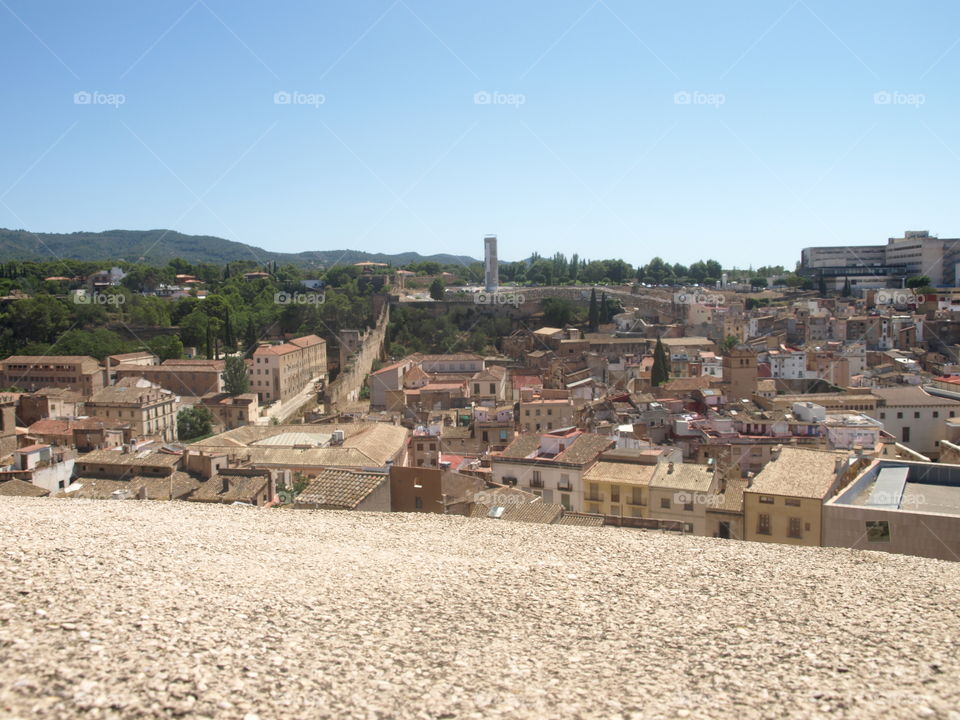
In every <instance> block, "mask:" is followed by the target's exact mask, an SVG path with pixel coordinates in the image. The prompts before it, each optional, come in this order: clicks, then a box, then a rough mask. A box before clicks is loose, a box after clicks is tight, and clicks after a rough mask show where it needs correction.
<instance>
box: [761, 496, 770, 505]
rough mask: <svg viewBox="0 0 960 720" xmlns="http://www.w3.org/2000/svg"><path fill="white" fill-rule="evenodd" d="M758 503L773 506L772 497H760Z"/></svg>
mask: <svg viewBox="0 0 960 720" xmlns="http://www.w3.org/2000/svg"><path fill="white" fill-rule="evenodd" d="M760 502H762V503H764V504H765V505H773V496H772V495H761V496H760Z"/></svg>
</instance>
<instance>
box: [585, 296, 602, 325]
mask: <svg viewBox="0 0 960 720" xmlns="http://www.w3.org/2000/svg"><path fill="white" fill-rule="evenodd" d="M588 317H589V320H588V322H589V324H590V329H591V330H596V329H597V328H598V327H599V326H600V308H598V307H597V290H596V288H593V289H591V290H590V315H589V316H588Z"/></svg>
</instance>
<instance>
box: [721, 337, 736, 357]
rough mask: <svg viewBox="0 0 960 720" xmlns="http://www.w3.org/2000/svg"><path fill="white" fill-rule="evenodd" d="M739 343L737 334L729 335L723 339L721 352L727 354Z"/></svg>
mask: <svg viewBox="0 0 960 720" xmlns="http://www.w3.org/2000/svg"><path fill="white" fill-rule="evenodd" d="M739 344H740V339H739V338H737V337H736V336H735V335H727V336H726V337H725V338H724V339H723V342H722V343H720V352H721V354H723V355H727V354H729V352H730V351H731V350H733V349H734V348H735V347H736V346H737V345H739Z"/></svg>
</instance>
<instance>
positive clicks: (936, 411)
mask: <svg viewBox="0 0 960 720" xmlns="http://www.w3.org/2000/svg"><path fill="white" fill-rule="evenodd" d="M933 416H934V417H935V418H938V417H940V412H939V411H938V410H934V411H933Z"/></svg>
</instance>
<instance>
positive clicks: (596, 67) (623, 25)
mask: <svg viewBox="0 0 960 720" xmlns="http://www.w3.org/2000/svg"><path fill="white" fill-rule="evenodd" d="M0 18H2V21H0V57H2V62H0V75H2V78H3V82H2V86H3V90H4V104H3V112H2V114H0V131H2V134H3V138H4V162H3V163H2V164H0V226H4V227H11V228H21V227H25V228H27V229H30V230H33V231H46V232H67V231H74V230H106V229H112V228H126V229H151V228H161V227H163V228H173V229H175V230H179V231H182V232H187V233H197V234H211V235H218V236H222V237H226V238H230V239H233V240H239V241H242V242H247V243H251V244H254V245H259V246H262V247H265V248H269V249H272V250H280V251H299V250H311V249H335V248H355V249H363V250H369V251H372V252H378V251H382V252H399V251H404V250H417V251H419V252H422V253H425V254H430V253H434V252H457V253H466V254H471V255H473V256H475V257H479V256H481V254H482V236H483V234H484V233H488V232H495V233H498V234H499V236H500V255H501V258H503V259H507V260H515V259H520V258H522V257H526V256H528V255H529V254H530V253H531V252H532V251H538V252H540V253H541V254H544V255H549V254H552V253H553V252H556V251H557V250H560V251H563V252H565V253H567V254H568V255H569V254H571V253H574V252H579V253H580V255H581V257H584V256H586V257H590V258H601V257H622V258H624V259H625V260H627V261H629V262H631V263H633V264H637V263H643V262H646V261H648V260H649V259H650V258H651V257H652V256H654V255H657V254H659V255H662V256H663V257H664V258H665V259H668V260H670V261H672V262H683V263H689V262H692V261H694V260H697V259H699V258H707V257H713V258H715V259H717V260H720V261H721V262H722V263H723V264H724V266H725V267H730V266H734V265H736V266H738V267H746V266H748V265H750V264H753V265H754V266H757V265H762V264H778V263H782V264H785V265H788V266H792V265H793V264H794V263H795V262H796V261H797V260H798V259H799V251H800V249H801V248H802V247H805V246H808V245H817V244H843V243H875V242H883V241H885V239H886V238H887V237H891V236H895V235H899V234H901V233H902V231H903V230H905V229H926V230H930V231H931V232H933V233H935V234H939V235H940V236H941V237H957V236H960V222H958V218H957V217H956V203H957V194H958V193H957V191H958V183H957V176H958V173H957V168H958V167H960V123H958V122H957V118H958V117H960V102H958V93H960V89H958V85H957V77H958V68H960V6H958V5H957V4H956V3H954V2H947V1H943V2H920V3H903V2H875V1H872V2H850V3H846V2H845V3H836V2H826V1H825V0H797V1H796V2H794V1H793V0H766V1H764V2H759V1H758V2H739V3H737V2H735V3H717V2H689V3H637V2H628V1H627V0H597V1H596V2H594V1H593V0H577V1H573V0H569V1H568V0H550V1H549V2H548V1H546V0H543V1H535V2H534V1H523V2H517V1H516V0H510V1H496V0H494V1H488V2H482V3H481V2H461V1H455V0H443V1H440V0H433V1H427V0H397V1H396V2H394V0H353V1H351V2H341V3H332V2H316V1H313V2H307V1H303V2H282V1H281V2H274V3H266V2H258V3H253V2H239V1H237V0H231V1H228V0H197V1H196V2H194V0H167V1H165V2H146V1H144V2H129V1H126V0H113V1H112V2H98V1H97V0H91V1H90V2H82V3H80V2H73V1H69V2H68V1H67V0H59V1H43V0H35V1H32V2H31V1H28V0H0ZM78 92H80V93H82V92H86V93H91V94H92V93H100V94H101V95H90V96H88V97H89V99H90V100H91V102H89V103H82V102H80V103H77V102H75V100H74V96H75V93H78ZM278 92H288V93H291V94H292V93H294V92H297V93H300V94H301V95H299V96H292V99H291V102H290V103H289V104H278V103H276V102H275V101H274V98H275V94H276V93H278ZM484 92H485V93H489V95H488V96H480V99H481V102H479V103H478V102H476V101H475V95H476V94H477V93H484ZM884 92H885V93H889V94H888V95H881V96H880V101H879V102H878V101H877V100H876V99H875V94H876V93H884ZM494 93H499V94H497V95H495V94H494ZM677 93H689V95H680V96H677V95H676V94H677ZM109 94H122V96H123V104H122V105H116V104H110V103H111V98H109V97H107V95H109ZM310 95H313V96H322V98H320V97H312V98H311V97H310ZM511 96H513V97H511ZM516 96H522V97H516ZM83 97H84V96H81V100H82V99H83ZM484 98H486V99H489V100H490V101H489V102H486V103H484V102H482V100H483V99H484ZM675 98H678V99H679V102H678V101H677V100H676V99H675ZM320 99H322V100H323V102H322V103H320V102H319V100H320ZM685 99H689V102H683V100H685ZM518 100H522V103H519V102H517V101H518ZM884 100H887V101H888V102H884ZM721 101H722V102H721ZM311 102H312V103H313V104H310V103H311Z"/></svg>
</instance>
